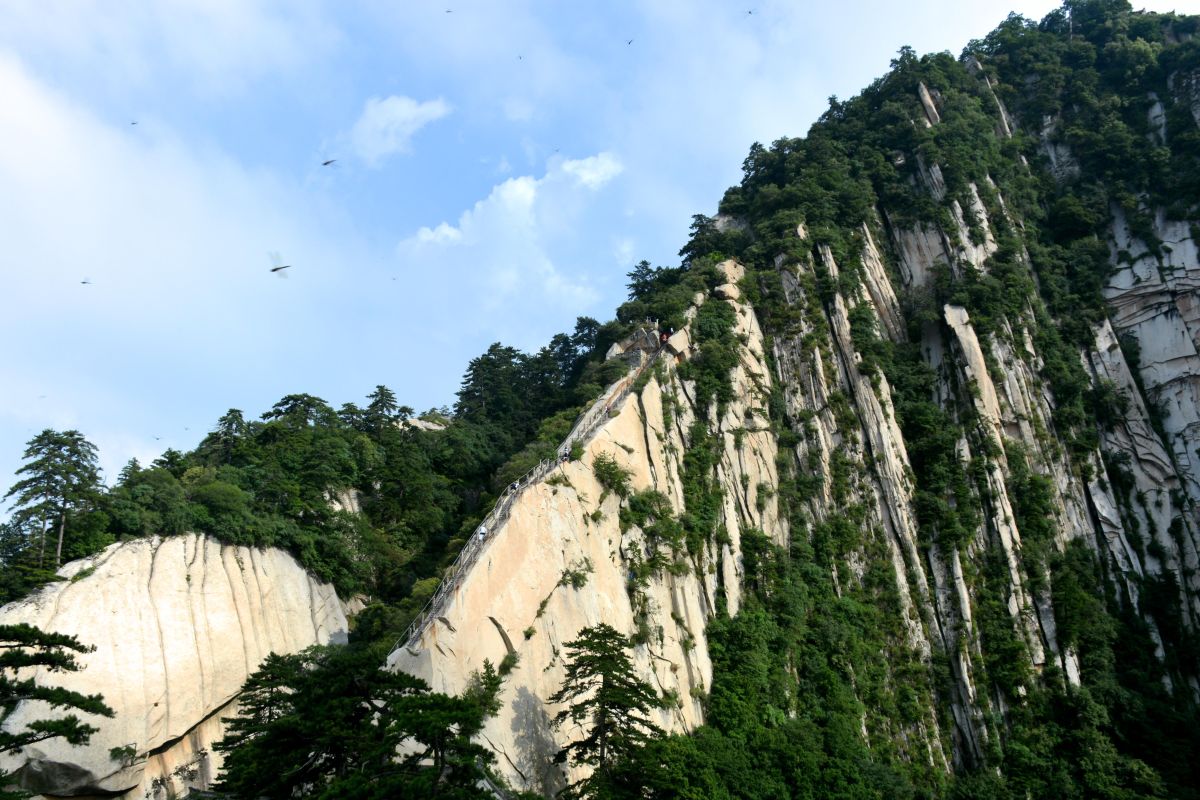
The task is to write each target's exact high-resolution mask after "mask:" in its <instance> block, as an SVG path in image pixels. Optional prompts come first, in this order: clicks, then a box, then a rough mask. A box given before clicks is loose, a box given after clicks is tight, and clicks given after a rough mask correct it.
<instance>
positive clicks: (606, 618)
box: [388, 264, 787, 792]
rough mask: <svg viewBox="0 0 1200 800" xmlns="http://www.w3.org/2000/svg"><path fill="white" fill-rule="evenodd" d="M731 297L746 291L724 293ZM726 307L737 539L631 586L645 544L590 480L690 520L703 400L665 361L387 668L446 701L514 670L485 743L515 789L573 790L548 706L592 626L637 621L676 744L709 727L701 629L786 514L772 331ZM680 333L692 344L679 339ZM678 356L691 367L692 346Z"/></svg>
mask: <svg viewBox="0 0 1200 800" xmlns="http://www.w3.org/2000/svg"><path fill="white" fill-rule="evenodd" d="M726 275H727V276H728V278H729V280H730V283H731V284H732V283H734V282H735V281H736V280H737V279H738V278H740V268H737V267H736V266H734V265H732V264H729V265H726ZM730 288H732V287H730ZM722 294H725V295H726V296H728V297H732V296H733V295H734V294H735V293H734V292H731V291H729V290H728V288H727V289H725V290H723V291H722ZM708 302H722V301H721V300H714V299H709V300H708ZM727 302H730V304H731V305H732V306H733V307H734V308H735V309H736V313H737V321H736V329H735V333H736V334H739V335H741V336H742V337H744V340H743V341H744V343H743V344H742V345H741V348H740V349H741V359H740V364H739V366H738V367H737V368H735V370H734V374H733V380H734V386H735V394H736V397H737V399H736V400H735V401H734V402H732V403H730V404H729V406H728V408H727V409H726V410H725V414H724V416H723V417H721V418H720V419H715V418H714V419H711V420H710V429H711V430H714V431H716V433H717V435H718V437H719V441H720V442H721V444H722V448H723V452H722V455H721V458H720V461H719V464H718V467H717V473H718V480H719V481H720V484H721V486H722V488H723V490H724V498H725V499H724V507H723V509H722V513H721V522H722V524H723V525H724V527H725V530H726V532H727V533H728V538H727V540H724V543H716V542H713V543H708V544H707V545H706V546H705V551H704V553H703V554H702V555H701V556H700V557H698V558H689V557H688V556H687V555H686V554H682V555H677V556H675V557H672V556H671V554H670V551H669V548H663V549H662V550H663V552H665V553H666V554H667V556H668V559H669V560H672V561H674V562H675V564H676V565H677V568H676V569H673V570H667V569H663V570H660V571H658V572H657V573H655V574H654V575H652V576H651V577H650V579H649V581H648V583H647V584H646V585H645V586H643V587H641V588H637V587H633V586H631V584H630V575H631V569H632V568H633V565H634V564H635V563H636V562H638V561H645V560H646V558H647V556H648V555H649V551H648V545H647V543H646V541H645V535H644V533H643V532H642V531H641V530H640V529H639V528H637V527H636V526H631V527H629V528H628V529H627V530H625V531H622V530H621V524H620V521H619V513H620V505H621V503H620V500H619V498H617V497H616V496H614V495H612V494H609V493H606V492H605V491H604V489H603V487H602V486H601V485H600V484H599V483H598V482H597V480H596V478H595V476H594V475H593V473H592V469H591V464H592V463H593V461H594V460H595V458H596V457H597V456H598V455H600V454H601V453H606V454H608V455H611V456H612V457H613V458H614V459H616V460H617V462H618V463H620V464H621V465H622V466H624V467H626V468H627V469H629V470H630V471H631V484H632V488H633V490H634V491H641V490H645V489H656V490H658V491H660V492H662V494H663V495H665V496H666V497H667V498H668V500H669V501H670V503H671V505H672V506H673V507H674V508H675V510H676V512H678V511H680V510H682V507H683V484H682V480H681V468H682V459H683V454H684V452H685V450H686V449H687V447H688V439H689V429H690V427H691V424H692V422H693V420H694V418H695V406H694V401H693V392H694V389H693V387H691V386H689V385H688V384H686V383H685V382H683V381H681V380H680V379H679V377H678V375H677V373H676V369H675V358H674V357H672V355H668V354H667V353H664V354H662V355H661V356H660V358H659V360H658V362H657V363H658V367H657V372H656V374H655V375H654V376H653V377H651V378H650V379H649V381H648V382H647V383H646V385H645V387H644V388H643V389H642V390H641V391H640V392H637V393H634V394H632V395H630V396H629V397H628V398H627V399H626V400H625V402H624V404H623V405H621V406H620V408H619V410H615V411H616V414H615V416H613V417H612V418H611V419H609V421H608V422H607V423H606V424H605V425H604V426H603V427H602V428H601V429H600V430H599V431H598V432H597V433H596V435H595V436H594V437H593V438H592V439H591V440H590V441H589V442H588V443H587V444H586V447H585V452H584V455H583V457H582V458H581V459H580V460H579V461H575V462H569V463H567V464H564V465H560V466H559V467H557V468H556V469H555V470H554V472H553V473H552V474H551V475H550V476H549V477H548V479H547V480H544V481H542V482H541V483H538V484H535V485H533V486H531V487H529V488H527V489H525V490H524V491H523V492H522V493H521V495H520V496H519V497H518V498H517V499H516V501H515V503H514V505H513V508H512V512H511V516H510V517H509V518H508V519H507V521H506V522H505V523H504V524H503V525H502V526H501V527H499V528H498V529H497V530H496V531H494V532H492V533H490V534H489V541H488V544H487V548H486V550H484V552H483V553H482V554H481V555H480V556H479V560H478V561H477V562H476V563H475V564H474V566H473V567H472V568H471V570H470V572H469V573H468V574H467V575H466V576H465V578H463V579H462V580H461V581H460V582H459V584H458V585H457V587H456V588H455V590H454V591H453V593H452V595H451V596H450V599H449V601H448V602H447V604H446V605H445V606H444V607H443V609H442V612H441V614H440V616H438V617H437V618H436V619H435V621H434V622H433V623H432V624H431V625H429V627H427V628H426V629H425V631H424V632H423V634H422V635H421V636H420V638H419V640H418V641H416V642H415V643H412V644H411V646H410V647H401V648H400V649H398V650H396V651H395V652H393V653H392V654H391V656H390V657H389V659H388V663H389V666H391V667H393V668H397V669H402V670H404V671H405V672H410V673H413V674H415V675H417V676H419V677H421V678H423V679H424V680H426V681H428V682H429V683H430V684H431V685H432V687H433V688H434V690H435V691H443V692H451V693H457V692H461V691H462V689H463V688H464V687H465V686H466V684H467V681H468V680H469V679H470V676H471V673H472V672H473V671H475V670H478V669H480V668H481V667H482V666H483V661H484V659H488V660H490V661H491V662H492V663H493V664H498V663H500V661H501V660H502V659H504V657H505V656H506V655H507V654H509V653H512V654H514V655H515V656H517V657H518V659H519V661H518V663H517V666H516V668H515V669H514V671H513V672H512V674H511V675H510V676H509V677H508V680H507V683H506V684H505V688H504V694H503V697H502V702H503V704H504V705H503V709H502V710H501V712H500V714H499V715H498V716H497V717H496V718H494V719H492V720H490V721H489V723H488V724H487V727H486V728H485V729H484V741H485V743H486V744H487V745H488V746H489V747H491V748H492V749H493V750H495V752H496V753H497V754H498V756H499V766H500V769H501V770H502V772H504V774H505V776H506V777H507V778H508V779H509V780H510V781H511V782H512V783H513V785H514V786H517V787H524V788H529V789H531V790H535V791H541V792H553V791H555V790H557V789H559V788H561V787H562V786H563V785H564V782H565V780H566V779H568V777H574V776H568V775H567V774H566V773H564V772H561V771H560V770H559V768H557V767H555V766H553V765H552V764H551V763H550V757H551V756H552V755H553V754H554V752H555V751H557V749H558V748H559V747H561V746H562V745H563V744H564V743H565V741H566V740H567V738H569V736H570V732H569V731H568V732H563V733H560V732H558V731H555V730H553V729H552V728H551V727H550V724H549V723H550V719H551V718H552V717H553V716H554V714H555V713H556V712H557V711H558V708H557V707H555V706H551V705H547V704H546V702H545V701H546V698H548V697H550V695H552V694H553V693H554V692H555V691H557V689H558V688H559V686H561V684H562V680H563V675H564V672H563V670H564V663H563V655H564V654H563V645H564V644H565V643H566V642H569V641H571V640H572V639H574V638H575V637H576V636H577V635H578V633H579V631H580V630H582V629H583V628H585V627H588V626H591V625H595V624H597V623H600V622H606V623H608V624H609V625H612V626H613V627H615V628H617V629H618V630H620V631H621V632H623V633H626V634H634V633H635V632H636V631H637V630H638V627H639V622H640V625H641V627H642V629H643V631H646V632H648V634H649V635H648V640H647V641H646V642H645V644H642V645H639V646H637V647H635V648H634V651H633V653H634V661H635V664H636V666H637V669H638V671H639V673H640V674H641V676H642V677H643V678H644V679H646V680H648V681H650V682H651V683H652V684H653V685H654V686H656V687H657V688H659V689H660V690H671V691H674V692H676V693H677V696H678V698H679V705H678V707H676V708H674V709H671V710H670V711H664V712H661V713H660V714H659V715H658V719H657V720H656V721H657V722H658V723H659V724H660V725H661V726H662V727H664V728H666V729H668V730H673V731H681V730H688V729H690V728H692V727H694V726H696V725H698V724H700V723H701V722H702V721H703V719H702V716H701V715H702V707H701V704H700V700H699V699H698V698H699V695H700V693H702V692H705V691H707V690H708V688H709V686H710V684H711V680H712V662H711V660H710V658H709V655H708V644H707V639H706V637H705V626H706V625H707V622H708V619H709V617H710V616H711V615H712V614H713V613H714V611H715V609H716V607H717V604H718V602H719V600H718V597H722V598H723V601H724V602H725V603H726V605H727V608H728V610H729V612H730V613H735V612H736V610H737V608H738V605H739V603H740V599H741V555H740V554H741V547H740V542H741V537H742V532H743V531H744V530H746V529H747V528H756V529H758V530H761V531H763V532H764V533H766V534H767V535H768V536H769V537H771V538H772V539H773V540H774V541H776V542H777V543H781V544H782V543H784V542H786V540H787V529H786V525H785V523H784V522H783V521H782V520H781V519H780V517H779V511H778V507H777V501H776V490H777V488H778V476H777V474H776V472H775V454H776V451H775V437H774V435H773V434H772V433H771V431H770V428H769V424H768V422H767V419H766V416H765V414H766V411H765V409H766V403H767V393H768V392H769V390H770V386H771V376H770V373H769V370H768V369H767V367H766V361H765V355H764V351H763V344H762V333H761V331H760V330H759V328H758V323H757V320H756V319H755V317H754V313H753V311H752V310H751V309H750V308H748V307H746V306H743V305H741V304H739V303H738V302H736V301H735V300H732V299H730V300H728V301H727ZM675 336H676V337H681V336H683V337H684V338H685V341H686V331H684V330H681V331H678V332H677V333H676V334H675ZM678 352H679V353H680V357H681V358H687V354H688V348H687V347H686V346H680V347H679V348H678ZM651 369H655V368H653V367H652V368H651ZM606 396H607V395H606ZM579 572H582V573H584V577H585V578H586V584H585V585H583V586H581V587H580V588H575V587H574V586H573V585H571V583H570V581H569V580H566V576H568V574H569V573H579Z"/></svg>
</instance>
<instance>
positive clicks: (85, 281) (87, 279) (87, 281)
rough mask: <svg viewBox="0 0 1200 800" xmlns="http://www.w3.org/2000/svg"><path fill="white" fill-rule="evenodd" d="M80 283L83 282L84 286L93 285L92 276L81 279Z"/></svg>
mask: <svg viewBox="0 0 1200 800" xmlns="http://www.w3.org/2000/svg"><path fill="white" fill-rule="evenodd" d="M80 283H82V284H83V285H84V286H91V285H92V279H91V278H84V279H83V280H81V281H80Z"/></svg>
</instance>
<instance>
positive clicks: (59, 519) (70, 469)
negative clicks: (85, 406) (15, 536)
mask: <svg viewBox="0 0 1200 800" xmlns="http://www.w3.org/2000/svg"><path fill="white" fill-rule="evenodd" d="M24 458H25V459H27V460H29V463H27V464H25V465H24V466H22V467H21V468H20V469H18V470H17V474H18V475H24V476H25V477H24V478H22V479H20V480H18V481H17V482H16V483H15V484H13V486H12V488H11V489H9V490H8V493H7V494H6V495H4V499H5V500H7V499H8V498H10V497H13V496H14V495H15V496H16V500H15V501H14V503H13V509H14V511H13V516H12V519H13V522H14V523H15V524H17V525H19V526H21V527H25V528H28V527H30V526H37V527H38V529H39V531H40V532H39V538H38V566H42V565H43V564H44V562H45V557H46V531H47V530H48V529H49V528H50V527H51V526H53V527H55V528H57V529H58V546H57V547H56V548H55V553H54V565H55V566H56V567H58V566H60V565H61V564H62V550H63V538H64V537H65V535H66V531H67V519H68V517H69V516H70V515H71V514H73V513H74V512H77V511H80V510H83V509H86V508H88V507H89V506H91V505H93V504H94V503H95V502H96V501H97V500H98V498H99V496H100V470H99V467H98V466H97V462H96V446H95V445H93V444H92V443H91V442H89V441H88V440H87V439H85V438H83V434H81V433H80V432H79V431H74V430H72V431H63V432H59V431H54V430H51V429H49V428H47V429H46V430H44V431H42V432H41V433H39V434H38V435H37V436H35V437H33V438H32V439H30V440H29V443H28V446H27V447H26V449H25V454H24Z"/></svg>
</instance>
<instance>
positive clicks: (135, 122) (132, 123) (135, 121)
mask: <svg viewBox="0 0 1200 800" xmlns="http://www.w3.org/2000/svg"><path fill="white" fill-rule="evenodd" d="M129 124H130V125H137V120H136V119H135V120H134V121H133V122H131V123H129Z"/></svg>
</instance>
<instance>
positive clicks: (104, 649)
mask: <svg viewBox="0 0 1200 800" xmlns="http://www.w3.org/2000/svg"><path fill="white" fill-rule="evenodd" d="M60 574H61V575H62V576H63V577H64V578H66V580H65V581H63V582H59V583H52V584H49V585H48V586H45V587H43V588H42V589H41V590H39V591H38V592H36V593H35V594H34V595H32V596H30V597H29V598H27V599H25V600H21V601H18V602H16V603H10V604H9V605H7V606H5V607H4V608H3V609H2V610H0V622H4V623H15V622H25V623H29V624H32V625H35V626H37V627H39V628H41V629H43V630H46V631H54V632H57V633H64V634H69V635H74V636H77V637H78V638H79V639H80V640H81V641H83V642H84V643H86V644H89V645H91V646H94V647H95V651H94V652H92V653H89V654H85V655H83V656H81V657H80V658H79V661H80V663H81V666H82V669H81V670H80V671H79V672H72V673H58V674H55V675H53V676H52V677H49V676H47V677H49V679H50V680H51V682H52V683H53V684H54V685H58V686H63V687H65V688H68V689H73V690H75V691H79V692H82V693H86V694H92V693H97V692H98V693H100V694H102V695H103V696H104V699H105V702H107V703H108V705H109V706H110V707H111V708H112V709H113V710H114V711H115V715H114V716H113V718H112V719H103V718H97V719H94V720H88V721H89V722H91V723H92V724H94V725H95V726H96V727H98V728H99V729H100V730H99V733H97V734H95V735H93V737H92V739H91V742H90V743H89V744H87V745H86V746H83V747H71V746H68V745H65V744H63V743H62V742H61V741H58V740H50V741H47V742H44V743H42V744H39V745H35V746H32V747H29V748H26V750H25V752H24V753H23V754H22V755H21V757H20V758H14V757H11V756H10V757H9V759H8V760H7V761H6V763H3V764H0V769H4V770H7V771H10V772H15V773H16V776H17V778H18V779H19V780H20V782H21V784H22V785H23V786H25V787H27V788H29V789H31V790H33V791H37V792H42V793H45V794H47V795H53V796H96V795H104V796H128V797H138V798H141V797H143V796H146V797H151V798H160V797H169V796H174V795H175V794H176V793H178V792H180V791H183V790H184V789H185V788H207V787H208V786H209V785H210V783H211V782H212V780H213V779H214V778H215V777H216V774H217V771H218V770H219V768H220V754H218V753H214V752H213V751H212V749H211V747H212V743H213V742H214V741H216V740H218V739H220V738H221V736H222V734H223V726H222V723H221V718H222V717H227V716H231V715H232V714H233V713H235V711H236V699H235V698H236V695H237V693H238V691H239V690H240V689H241V686H242V683H243V682H244V681H245V680H246V677H247V676H248V675H249V674H250V673H252V672H253V671H254V670H255V669H257V668H258V665H259V663H260V662H261V661H262V659H263V658H264V657H266V655H267V654H268V653H271V652H277V653H291V652H297V651H299V650H302V649H304V648H305V647H308V646H309V645H313V644H324V643H328V642H331V641H333V642H337V641H345V638H346V632H347V624H346V617H345V614H344V613H343V610H342V605H341V603H340V601H339V600H338V597H337V594H336V593H335V592H334V590H333V587H331V586H329V585H328V584H322V583H319V582H318V581H316V580H315V579H313V578H312V577H311V576H310V575H309V574H308V573H306V572H305V571H304V569H303V568H302V567H300V565H299V564H298V563H297V562H296V560H295V559H294V558H293V557H292V556H290V555H288V554H287V553H284V552H283V551H280V550H261V549H255V548H247V547H233V546H228V545H222V544H221V543H219V542H217V541H215V540H213V539H211V538H208V537H204V536H197V535H181V536H172V537H167V538H159V537H153V538H148V539H139V540H135V541H131V542H126V543H122V544H115V545H112V546H110V547H108V548H107V549H105V550H104V551H103V552H101V553H99V554H97V555H95V556H91V557H89V558H86V559H81V560H79V561H74V562H72V563H70V564H67V565H66V566H65V567H63V569H62V570H61V571H60ZM44 715H45V709H43V708H36V707H33V704H29V703H27V704H25V705H23V706H20V707H18V708H17V710H16V711H15V712H14V713H13V715H12V716H11V717H10V718H9V719H8V720H7V723H6V724H8V725H12V726H15V727H19V726H22V725H23V724H25V723H26V722H28V721H29V720H33V719H38V718H39V716H44ZM114 748H120V749H122V750H123V752H121V753H119V754H116V755H114V754H112V753H111V751H112V750H113V749H114Z"/></svg>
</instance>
